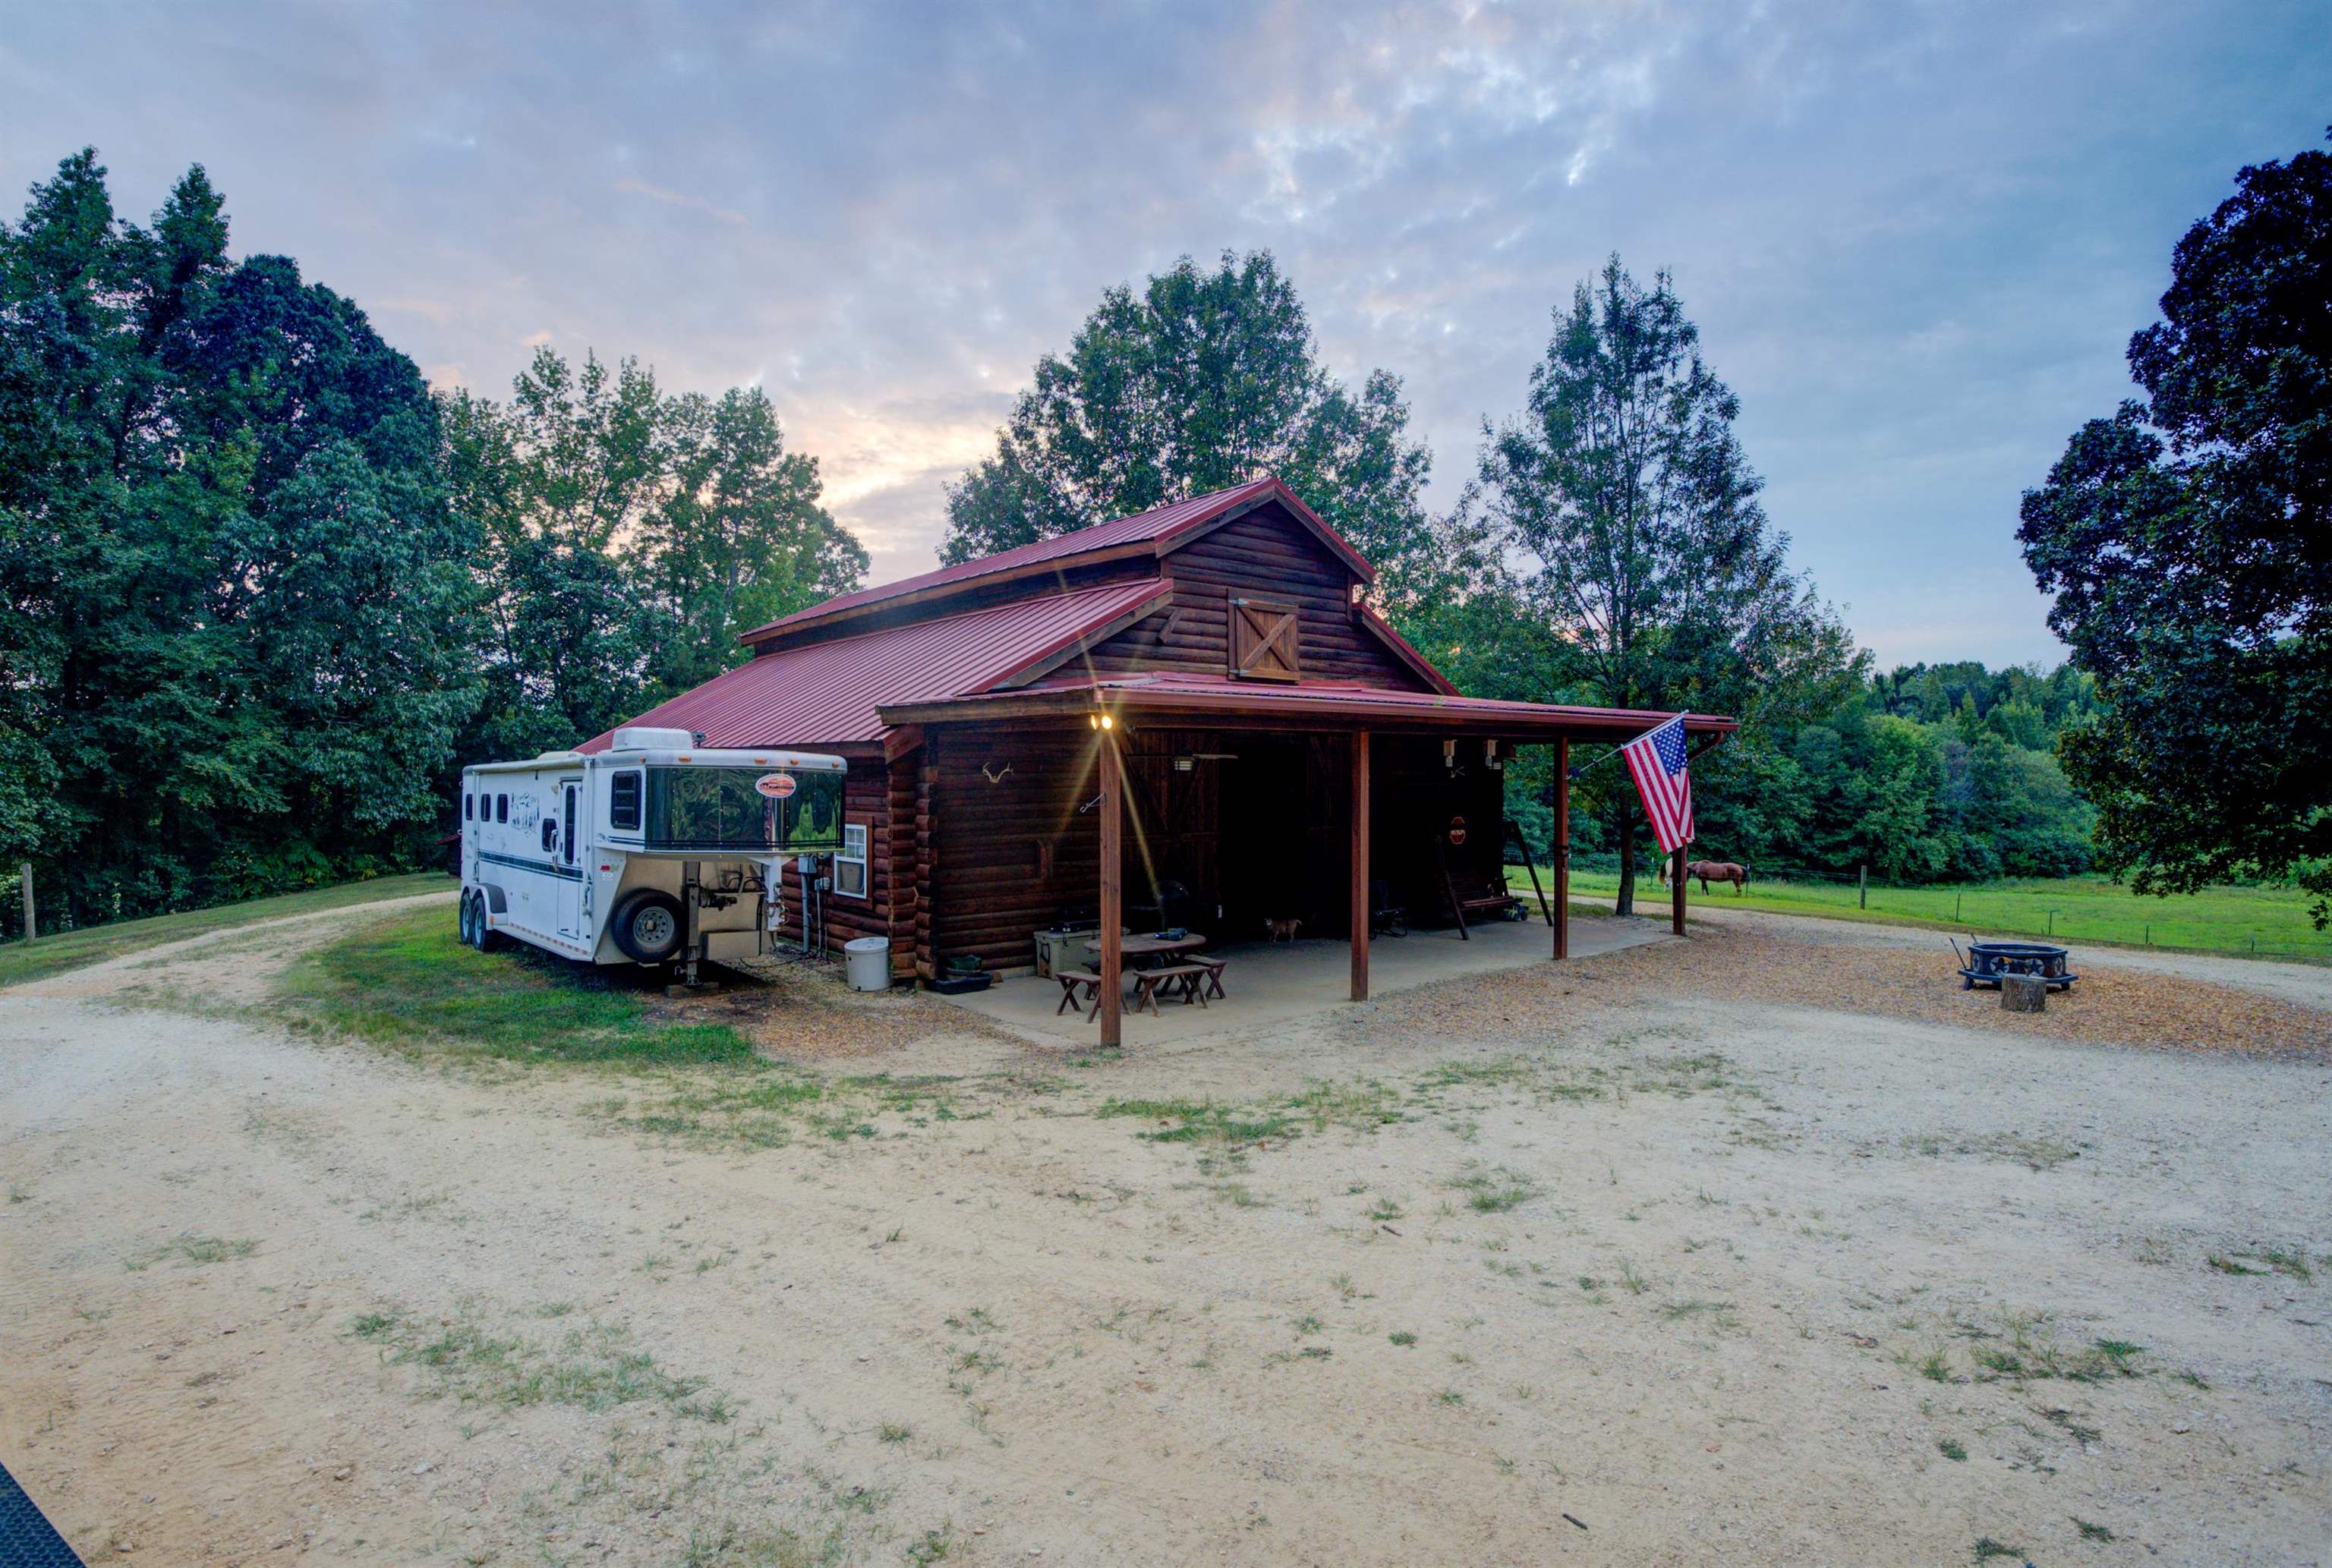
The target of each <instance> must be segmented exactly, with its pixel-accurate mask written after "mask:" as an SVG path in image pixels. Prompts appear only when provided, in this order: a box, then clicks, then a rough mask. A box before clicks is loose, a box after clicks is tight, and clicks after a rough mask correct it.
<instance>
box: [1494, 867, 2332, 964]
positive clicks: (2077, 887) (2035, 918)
mask: <svg viewBox="0 0 2332 1568" xmlns="http://www.w3.org/2000/svg"><path fill="white" fill-rule="evenodd" d="M1506 871H1507V884H1508V885H1509V886H1510V887H1515V888H1517V889H1518V891H1520V892H1521V893H1523V894H1524V895H1527V894H1528V893H1529V890H1530V879H1529V878H1528V877H1527V876H1526V875H1524V873H1523V871H1522V868H1521V867H1520V866H1508V867H1507V868H1506ZM1619 889H1620V878H1619V875H1618V874H1617V873H1616V872H1600V871H1578V872H1574V873H1572V878H1571V890H1572V893H1573V894H1584V895H1587V896H1590V897H1598V896H1600V897H1602V898H1606V899H1608V898H1610V897H1612V896H1613V895H1614V894H1617V893H1618V892H1619ZM1868 896H1869V906H1868V908H1864V907H1862V906H1861V904H1859V899H1858V894H1857V892H1856V889H1855V886H1854V884H1852V883H1851V882H1846V883H1830V882H1791V881H1788V880H1785V879H1781V878H1766V877H1761V876H1759V875H1756V872H1755V869H1754V867H1753V868H1752V869H1751V873H1750V880H1749V885H1748V888H1747V890H1746V891H1745V892H1743V893H1740V894H1735V891H1734V890H1733V889H1732V888H1730V887H1727V886H1723V885H1720V884H1713V883H1712V884H1710V886H1709V891H1708V892H1707V893H1706V894H1704V893H1702V892H1701V891H1700V884H1699V883H1697V882H1695V883H1693V884H1690V886H1689V889H1688V894H1687V898H1688V902H1687V908H1688V909H1689V908H1697V907H1699V906H1701V905H1703V904H1713V905H1716V907H1718V908H1724V909H1730V908H1735V907H1738V908H1742V909H1763V910H1772V911H1774V912H1775V913H1782V914H1803V915H1811V916H1815V917H1817V918H1820V919H1825V920H1850V921H1859V922H1864V923H1869V924H1873V925H1908V926H1919V927H1925V928H1927V929H1930V930H1936V931H1951V932H1975V933H1977V934H1980V935H1998V936H2031V937H2040V938H2042V939H2043V940H2047V939H2049V938H2050V937H2054V938H2056V939H2057V940H2060V941H2066V942H2112V943H2116V944H2119V945H2124V946H2129V947H2162V948H2176V949H2183V950H2186V951H2195V952H2226V953H2236V954H2243V955H2254V954H2255V955H2256V956H2258V957H2260V958H2279V959H2297V960H2299V961H2303V962H2309V963H2332V932H2319V931H2318V930H2317V929H2316V927H2315V924H2314V923H2313V922H2312V921H2311V920H2310V919H2309V918H2308V904H2309V899H2308V895H2307V894H2304V893H2301V892H2299V891H2298V890H2297V889H2294V888H2281V887H2213V888H2210V889H2207V890H2205V891H2203V892H2202V893H2196V894H2183V895H2180V896H2177V897H2173V898H2141V897H2139V896H2137V895H2136V894H2133V893H2131V892H2130V890H2129V889H2128V887H2127V885H2120V884H2115V883H2113V882H2111V881H2109V880H2108V879H2107V878H2105V877H2102V876H2069V877H2061V878H2038V877H2035V878H2021V879H2015V880H2010V881H2002V882H1985V883H1968V884H1959V885H1954V884H1939V885H1936V886H1932V887H1896V886H1891V885H1887V886H1882V885H1880V884H1877V883H1873V884H1871V886H1870V889H1869V895H1868ZM1636 908H1637V912H1638V913H1640V914H1665V913H1667V910H1668V890H1667V889H1665V888H1663V887H1661V886H1660V885H1659V884H1658V882H1657V881H1655V880H1654V879H1653V878H1652V876H1651V875H1650V874H1649V872H1647V873H1646V874H1645V875H1642V876H1641V877H1639V879H1638V881H1637V884H1636Z"/></svg>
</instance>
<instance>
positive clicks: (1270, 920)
mask: <svg viewBox="0 0 2332 1568" xmlns="http://www.w3.org/2000/svg"><path fill="white" fill-rule="evenodd" d="M1303 928H1304V923H1303V922H1302V921H1301V920H1294V919H1289V918H1288V917H1286V916H1284V915H1276V914H1270V915H1266V916H1264V920H1263V929H1264V930H1265V931H1266V932H1269V933H1270V935H1271V940H1272V941H1274V942H1294V941H1295V933H1296V932H1298V931H1301V930H1302V929H1303Z"/></svg>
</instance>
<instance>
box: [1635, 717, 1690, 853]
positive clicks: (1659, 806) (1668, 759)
mask: <svg viewBox="0 0 2332 1568" xmlns="http://www.w3.org/2000/svg"><path fill="white" fill-rule="evenodd" d="M1620 751H1622V752H1623V753H1625V754H1626V756H1627V759H1628V771H1629V772H1630V773H1633V774H1634V775H1635V776H1636V792H1637V793H1638V794H1639V795H1641V796H1642V797H1643V798H1644V815H1645V816H1647V817H1650V818H1651V819H1652V833H1653V835H1654V837H1658V839H1659V841H1660V853H1661V854H1663V855H1674V854H1675V853H1676V852H1677V846H1680V845H1686V844H1690V843H1691V842H1692V775H1691V774H1690V773H1687V772H1686V771H1685V766H1684V715H1683V714H1682V713H1678V714H1677V716H1676V717H1675V718H1673V719H1670V720H1669V721H1668V722H1667V723H1665V724H1662V725H1660V726H1659V727H1658V729H1655V730H1647V731H1645V732H1644V733H1642V734H1640V735H1639V736H1637V737H1636V738H1635V739H1634V740H1632V741H1629V742H1628V743H1627V744H1626V745H1624V746H1622V747H1620Z"/></svg>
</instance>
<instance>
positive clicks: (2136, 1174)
mask: <svg viewBox="0 0 2332 1568" xmlns="http://www.w3.org/2000/svg"><path fill="white" fill-rule="evenodd" d="M362 918H365V915H364V913H363V912H360V911H359V912H349V913H335V914H333V915H329V916H322V917H316V918H312V919H307V920H302V921H299V922H294V923H283V924H281V925H278V926H272V927H268V928H263V929H253V930H251V931H246V932H242V933H239V934H238V935H237V936H235V937H234V938H232V939H228V940H226V941H225V942H214V943H213V944H211V945H210V946H208V947H205V948H201V949H196V950H192V951H178V952H172V951H158V952H157V953H154V954H150V955H147V956H145V957H143V958H140V959H138V960H133V961H121V962H118V963H116V964H113V965H109V966H106V968H104V969H103V970H88V971H83V972H82V973H81V974H78V975H71V976H65V977H61V978H60V979H58V980H53V981H49V982H44V983H43V984H40V985H34V986H27V987H22V988H18V989H15V990H9V991H5V992H0V1196H5V1202H0V1265H5V1267H0V1461H5V1464H6V1465H7V1466H8V1468H10V1469H11V1470H12V1471H14V1473H15V1474H16V1475H17V1476H18V1477H19V1478H20V1479H21V1480H22V1481H23V1482H24V1485H25V1486H26V1487H27V1488H28V1489H29V1490H30V1491H31V1492H32V1494H33V1496H34V1497H35V1498H36V1499H37V1500H38V1501H40V1502H41V1503H42V1505H43V1506H44V1507H45V1508H46V1509H47V1510H48V1511H49V1513H50V1515H51V1516H52V1517H53V1518H54V1519H55V1520H56V1522H57V1524H58V1525H59V1526H60V1527H61V1528H62V1530H63V1531H64V1533H65V1534H66V1535H67V1536H68V1538H69V1539H71V1540H72V1541H73V1542H74V1543H75V1544H77V1545H78V1546H79V1547H80V1548H81V1550H82V1552H83V1553H84V1554H85V1555H87V1556H88V1557H89V1558H90V1560H91V1561H92V1562H101V1561H109V1560H112V1561H123V1562H131V1563H140V1562H154V1563H205V1564H211V1563H219V1564H225V1563H281V1562H286V1561H292V1560H298V1559H305V1560H310V1561H316V1562H328V1563H383V1564H388V1563H440V1562H443V1563H473V1564H474V1563H576V1564H597V1563H626V1564H630V1563H638V1564H649V1563H655V1564H668V1563H692V1564H704V1565H709V1564H720V1563H778V1564H794V1563H849V1562H869V1563H900V1562H904V1563H931V1562H935V1561H941V1560H945V1561H947V1562H950V1563H957V1562H963V1563H990V1564H995V1563H1023V1564H1025V1563H1142V1564H1152V1563H1154V1564H1180V1563H1195V1562H1223V1563H1253V1564H1266V1563H1267V1564H1280V1563H1323V1564H1325V1563H1338V1564H1343V1563H1467V1564H1476V1563H1533V1564H1535V1563H1554V1562H1563V1563H1612V1564H1620V1563H1626V1564H1644V1563H1717V1562H1722V1563H1915V1562H1916V1563H1954V1562H1959V1563H1969V1562H1978V1563H1980V1562H1983V1561H1986V1560H1988V1559H1990V1558H1992V1557H1994V1556H1997V1557H1998V1558H1999V1560H2000V1561H2001V1562H2002V1563H2020V1562H2031V1563H2042V1564H2050V1563H2139V1562H2148V1563H2151V1562H2160V1563H2212V1564H2217V1563H2319V1564H2320V1563H2324V1562H2326V1561H2327V1559H2332V1137H2328V1136H2327V1134H2332V1095H2327V1090H2332V1065H2327V1056H2326V1053H2325V1049H2324V1045H2325V1042H2326V1040H2327V1038H2332V1010H2327V1009H2332V973H2327V971H2321V970H2314V971H2306V970H2301V971H2295V970H2289V969H2277V968H2274V966H2264V965H2261V966H2251V965H2245V964H2241V963H2238V962H2233V961H2223V962H2219V963H2215V964H2213V963H2212V962H2210V961H2182V962H2184V963H2185V964H2186V965H2187V967H2185V968H2184V969H2183V970H2175V971H2173V970H2165V969H2163V968H2162V967H2161V966H2158V965H2156V966H2154V967H2151V968H2146V967H2141V966H2140V965H2139V964H2138V963H2136V962H2135V961H2130V962H2120V963H2117V964H2114V965H2100V964H2098V963H2095V962H2085V963H2084V965H2083V969H2084V972H2085V973H2086V974H2088V976H2089V977H2090V978H2089V979H2088V980H2084V981H2083V982H2082V990H2081V993H2080V994H2079V996H2078V997H2077V998H2076V999H2071V1000H2069V1001H2068V1002H2067V1003H2066V1004H2065V1005H2063V1006H2060V1007H2055V1008H2053V1009H2052V1011H2051V1012H2050V1014H2049V1015H2048V1016H2047V1019H2046V1020H2019V1021H2018V1022H2017V1023H2015V1024H2005V1023H2003V1021H2002V1018H2001V1016H2000V1015H1999V1014H1998V1012H1997V1011H1996V1009H1995V1010H1987V1009H1985V1007H1984V1006H1983V1001H1982V1000H1981V999H1976V1000H1969V999H1963V998H1962V997H1961V995H1960V993H1957V992H1955V991H1952V990H1949V989H1948V985H1947V983H1945V982H1943V981H1935V983H1934V984H1932V985H1931V984H1930V983H1929V982H1930V979H1931V977H1930V976H1929V975H1928V972H1927V970H1928V969H1929V968H1931V967H1932V964H1933V961H1934V955H1933V954H1931V953H1927V952H1925V951H1921V949H1920V948H1919V947H1918V946H1916V945H1915V944H1914V943H1913V942H1907V941H1906V940H1905V938H1906V936H1907V935H1908V936H1910V937H1913V938H1918V939H1922V940H1924V933H1901V932H1871V931H1868V930H1867V929H1865V928H1857V927H1851V926H1845V925H1840V924H1836V923H1825V922H1805V921H1800V922H1793V921H1789V920H1788V919H1787V918H1786V917H1773V916H1765V917H1760V918H1758V919H1756V920H1754V921H1753V920H1751V919H1750V918H1749V917H1746V916H1735V917H1732V918H1731V919H1729V920H1726V919H1722V918H1720V919H1718V920H1716V921H1715V922H1713V923H1712V924H1710V925H1709V926H1707V927H1706V928H1703V929H1701V930H1700V931H1699V932H1698V933H1697V934H1696V936H1695V937H1693V938H1691V939H1689V940H1687V942H1684V943H1682V944H1676V943H1661V944H1658V945H1656V946H1653V947H1649V948H1643V949H1639V950H1635V951H1630V952H1624V953H1620V954H1614V955H1611V956H1610V957H1609V958H1606V959H1602V960H1597V961H1591V962H1588V963H1580V964H1575V965H1572V966H1566V967H1563V968H1557V967H1556V966H1552V965H1548V966H1534V967H1533V968H1532V969H1529V970H1519V971H1515V973H1513V974H1510V975H1503V976H1498V977H1494V978H1493V979H1491V980H1468V981H1464V982H1459V983H1457V984H1454V985H1448V986H1443V987H1438V988H1431V989H1429V990H1420V991H1411V992H1407V993H1403V994H1400V995H1397V996H1393V997H1389V998H1386V999H1381V1000H1380V1001H1377V1002H1374V1003H1371V1004H1369V1005H1367V1006H1365V1007H1361V1008H1355V1009H1336V1010H1333V1011H1331V1012H1327V1013H1324V1014H1322V1015H1320V1016H1319V1017H1317V1018H1313V1019H1309V1020H1305V1021H1302V1022H1300V1023H1295V1024H1290V1025H1286V1026H1284V1027H1279V1028H1271V1029H1265V1030H1258V1031H1254V1032H1251V1033H1250V1032H1241V1031H1238V1030H1235V1029H1234V1030H1230V1031H1227V1032H1225V1033H1223V1034H1220V1035H1216V1036H1212V1037H1207V1038H1203V1039H1197V1040H1192V1041H1188V1042H1184V1043H1182V1044H1180V1045H1178V1046H1176V1047H1171V1049H1161V1050H1158V1051H1155V1052H1150V1053H1145V1052H1142V1051H1141V1050H1135V1051H1132V1052H1129V1053H1128V1054H1127V1055H1126V1056H1125V1057H1124V1058H1123V1059H1119V1060H1100V1059H1094V1058H1092V1057H1086V1056H1064V1055H1062V1054H1060V1053H1057V1052H1052V1051H1046V1050H1041V1049H1037V1048H1034V1047H1029V1046H1027V1045H1024V1044H1022V1043H1020V1042H1018V1041H1017V1040H1015V1039H1013V1038H1011V1037H1008V1036H1006V1035H1004V1034H1001V1033H999V1032H998V1031H996V1030H994V1029H992V1028H987V1027H985V1026H980V1027H975V1026H974V1024H973V1022H972V1020H970V1018H967V1017H966V1016H965V1015H963V1014H961V1012H959V1011H958V1010H957V1009H951V1008H948V1007H947V1006H945V1004H943V1003H940V1002H937V1001H934V1000H932V999H923V998H911V997H892V998H876V999H863V1000H862V999H852V998H849V997H847V996H846V994H845V993H842V992H840V991H839V990H835V989H831V988H830V987H828V986H827V983H826V982H824V981H822V980H813V979H810V978H808V977H796V978H792V979H789V980H786V981H785V982H784V983H782V984H780V985H778V986H776V987H773V988H772V989H771V990H768V991H741V992H735V993H731V995H730V996H728V997H725V998H721V999H714V1000H712V1001H710V1002H706V1003H703V1004H691V1005H692V1006H698V1005H701V1006H702V1008H703V1009H706V1010H708V1011H716V1012H721V1013H723V1014H725V1015H726V1016H731V1017H740V1018H760V1037H761V1038H763V1039H764V1040H767V1041H771V1042H779V1043H781V1044H782V1047H783V1048H784V1050H785V1051H786V1052H788V1053H790V1059H792V1060H794V1061H796V1062H797V1063H798V1070H793V1071H782V1072H776V1073H771V1074H766V1075H761V1076H738V1075H734V1074H730V1075H721V1074H714V1073H702V1074H696V1075H673V1074H664V1075H658V1076H641V1077H636V1078H632V1079H624V1078H620V1077H616V1076H611V1075H609V1074H608V1073H606V1072H587V1071H580V1070H564V1069H527V1070H523V1071H521V1070H518V1069H515V1068H512V1067H510V1066H498V1065H488V1066H475V1065H465V1064H463V1063H459V1062H455V1061H453V1060H450V1059H447V1058H444V1057H438V1056H429V1055H426V1054H424V1055H419V1056H413V1055H397V1054H392V1053H386V1052H382V1051H379V1050H377V1049H374V1048H369V1047H357V1046H354V1045H350V1044H345V1043H336V1042H331V1041H319V1040H316V1039H313V1038H310V1037H303V1036H301V1035H300V1034H296V1033H293V1032H291V1031H288V1030H286V1029H284V1028H281V1027H279V1025H278V1024H277V1023H275V1022H273V1021H272V1020H271V1018H270V1017H269V1014H268V1009H269V1002H268V995H269V990H270V987H271V985H272V977H273V976H274V975H275V974H276V973H277V972H279V971H280V970H281V967H282V965H283V964H284V963H285V962H287V961H289V959H290V957H291V955H292V954H293V953H294V952H296V951H299V950H300V949H301V947H302V946H304V945H306V944H308V943H310V942H315V941H318V940H321V939H323V938H325V937H328V936H330V934H332V933H334V932H339V931H341V930H344V929H346V928H347V923H348V922H349V921H350V920H356V919H362ZM448 918H449V919H450V918H451V916H450V913H449V915H448ZM1938 945H1939V942H1938ZM1777 954H1782V955H1786V957H1787V959H1788V961H1785V962H1776V961H1775V960H1776V955H1777ZM1945 956H1946V957H1947V956H1948V954H1946V955H1945ZM2083 956H2084V957H2085V958H2086V957H2087V955H2083ZM2196 964H2199V965H2200V967H2199V968H2197V967H2193V966H2194V965H2196ZM2165 977H2169V978H2175V979H2177V980H2180V981H2181V982H2183V983H2180V984H2176V985H2169V984H2164V983H2162V982H2163V981H2164V980H2165ZM1938 996H1940V997H1941V999H1940V1000H1938V999H1937V997H1938ZM2255 1005H2256V1006H2257V1007H2260V1008H2263V1009H2269V1010H2266V1011H2260V1012H2245V1011H2243V1010H2242V1009H2248V1008H2251V1007H2253V1006H2255ZM2213 1018H2218V1019H2222V1020H2229V1019H2231V1020H2232V1021H2231V1022H2222V1023H2221V1024H2213V1023H2212V1022H2211V1020H2212V1019H2213ZM2028 1024H2030V1025H2033V1026H2035V1027H2024V1026H2025V1025H2028ZM2213 1028H2215V1029H2217V1031H2218V1032H2217V1033H2216V1034H2213V1033H2212V1032H2211V1031H2212V1030H2213ZM2253 1035H2256V1036H2257V1038H2252V1036H2253ZM2123 1036H2127V1038H2123ZM2160 1047H2169V1048H2160ZM2253 1047H2256V1048H2253Z"/></svg>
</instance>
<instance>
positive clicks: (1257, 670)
mask: <svg viewBox="0 0 2332 1568" xmlns="http://www.w3.org/2000/svg"><path fill="white" fill-rule="evenodd" d="M1230 652H1231V674H1234V675H1243V676H1245V677H1246V678H1247V679H1248V680H1251V681H1292V680H1295V678H1296V675H1297V671H1298V666H1297V663H1296V654H1295V606H1294V605H1285V604H1274V603H1272V602H1270V601H1268V600H1266V599H1233V600H1231V649H1230Z"/></svg>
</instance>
